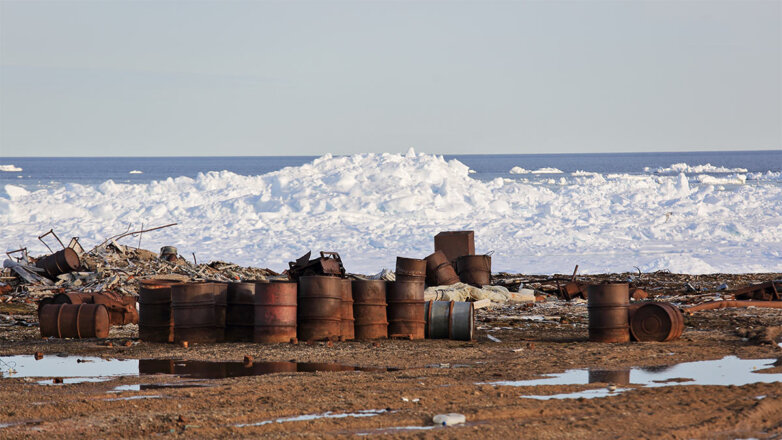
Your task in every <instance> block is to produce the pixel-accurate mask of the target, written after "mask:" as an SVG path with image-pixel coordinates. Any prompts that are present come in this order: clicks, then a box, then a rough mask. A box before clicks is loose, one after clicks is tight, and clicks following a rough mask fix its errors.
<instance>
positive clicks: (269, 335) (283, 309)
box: [253, 281, 297, 343]
mask: <svg viewBox="0 0 782 440" xmlns="http://www.w3.org/2000/svg"><path fill="white" fill-rule="evenodd" d="M296 286H297V285H296V282H295V281H274V282H271V283H256V284H255V330H254V333H253V341H255V342H262V343H279V342H290V340H291V339H293V338H295V337H296V308H297V300H296V295H297V293H296Z"/></svg>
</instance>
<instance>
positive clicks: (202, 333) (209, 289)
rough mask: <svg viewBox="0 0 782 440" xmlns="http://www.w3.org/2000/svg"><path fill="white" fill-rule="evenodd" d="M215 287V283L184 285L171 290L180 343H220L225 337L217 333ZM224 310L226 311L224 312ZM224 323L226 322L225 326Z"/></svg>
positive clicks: (176, 331)
mask: <svg viewBox="0 0 782 440" xmlns="http://www.w3.org/2000/svg"><path fill="white" fill-rule="evenodd" d="M215 290H216V289H215V286H214V284H212V283H183V284H175V285H173V286H171V314H172V316H173V318H174V340H175V341H177V342H180V341H188V342H217V341H218V340H222V338H223V336H224V327H223V328H219V329H218V324H219V323H220V322H219V321H218V316H217V313H216V310H217V307H215V304H216V296H217V295H216V294H215ZM223 310H225V309H223ZM224 323H225V321H224V318H223V325H224Z"/></svg>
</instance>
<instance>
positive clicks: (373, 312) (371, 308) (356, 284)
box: [352, 280, 388, 339]
mask: <svg viewBox="0 0 782 440" xmlns="http://www.w3.org/2000/svg"><path fill="white" fill-rule="evenodd" d="M352 284H353V286H352V290H353V301H354V303H353V315H354V317H355V321H354V325H353V328H354V329H355V338H356V339H381V338H387V337H388V321H387V320H386V307H387V305H388V304H386V282H385V281H383V280H353V283H352Z"/></svg>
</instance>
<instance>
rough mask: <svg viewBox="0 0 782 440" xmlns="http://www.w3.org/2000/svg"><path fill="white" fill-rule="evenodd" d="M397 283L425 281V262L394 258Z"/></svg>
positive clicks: (415, 259)
mask: <svg viewBox="0 0 782 440" xmlns="http://www.w3.org/2000/svg"><path fill="white" fill-rule="evenodd" d="M396 280H397V281H422V282H423V281H425V280H426V260H419V259H417V258H405V257H396Z"/></svg>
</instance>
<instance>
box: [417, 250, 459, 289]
mask: <svg viewBox="0 0 782 440" xmlns="http://www.w3.org/2000/svg"><path fill="white" fill-rule="evenodd" d="M425 260H426V284H428V285H430V286H450V285H451V284H456V283H458V282H459V275H456V270H454V268H453V264H451V262H450V261H448V258H446V256H445V254H444V253H443V251H436V252H435V253H433V254H432V255H429V256H428V257H426V258H425Z"/></svg>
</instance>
